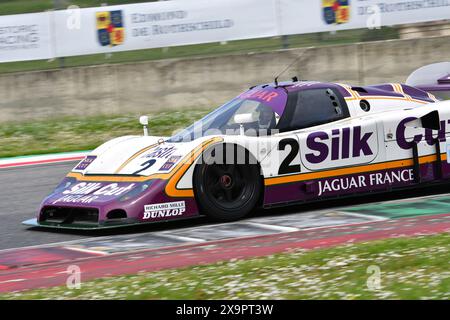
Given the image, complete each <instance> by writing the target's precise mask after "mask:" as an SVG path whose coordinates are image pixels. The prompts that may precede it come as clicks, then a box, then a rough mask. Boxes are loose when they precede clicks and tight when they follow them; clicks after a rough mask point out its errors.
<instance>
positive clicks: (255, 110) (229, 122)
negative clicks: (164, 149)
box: [169, 89, 287, 142]
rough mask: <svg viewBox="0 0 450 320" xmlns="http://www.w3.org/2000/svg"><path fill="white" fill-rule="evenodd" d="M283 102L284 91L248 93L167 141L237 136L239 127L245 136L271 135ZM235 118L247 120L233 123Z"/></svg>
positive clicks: (284, 97)
mask: <svg viewBox="0 0 450 320" xmlns="http://www.w3.org/2000/svg"><path fill="white" fill-rule="evenodd" d="M277 91H278V92H277ZM286 100H287V94H286V93H285V91H284V90H282V91H280V90H277V89H271V90H264V89H255V90H250V91H248V92H246V93H244V94H242V95H240V96H239V97H237V98H235V99H233V100H231V101H229V102H228V103H226V104H224V105H223V106H221V107H219V108H218V109H216V110H214V111H213V112H211V113H209V114H208V115H206V116H205V117H204V118H203V119H201V120H199V121H197V122H195V123H194V124H193V125H191V126H190V127H188V128H186V129H184V130H183V131H181V132H180V133H178V134H176V135H174V136H173V137H171V138H170V139H169V142H181V141H183V142H186V141H192V140H195V139H197V138H200V137H204V136H210V135H237V134H240V132H241V125H242V128H243V130H244V131H245V134H246V135H268V134H271V131H272V130H274V129H276V127H277V124H278V121H279V119H280V118H281V116H282V115H283V112H284V108H285V105H286ZM236 115H246V118H247V121H245V123H242V124H241V123H236V121H235V116H236Z"/></svg>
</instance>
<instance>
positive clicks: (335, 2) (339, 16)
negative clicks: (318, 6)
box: [322, 0, 350, 24]
mask: <svg viewBox="0 0 450 320" xmlns="http://www.w3.org/2000/svg"><path fill="white" fill-rule="evenodd" d="M322 10H323V18H324V20H325V23H326V24H343V23H347V22H349V20H350V0H322Z"/></svg>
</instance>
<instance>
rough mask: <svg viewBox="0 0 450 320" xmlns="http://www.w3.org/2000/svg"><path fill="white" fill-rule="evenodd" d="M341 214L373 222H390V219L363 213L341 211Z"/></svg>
mask: <svg viewBox="0 0 450 320" xmlns="http://www.w3.org/2000/svg"><path fill="white" fill-rule="evenodd" d="M339 213H342V214H344V215H347V216H350V217H355V218H364V219H367V220H371V221H385V220H389V218H386V217H380V216H376V215H372V214H363V213H354V212H347V211H339Z"/></svg>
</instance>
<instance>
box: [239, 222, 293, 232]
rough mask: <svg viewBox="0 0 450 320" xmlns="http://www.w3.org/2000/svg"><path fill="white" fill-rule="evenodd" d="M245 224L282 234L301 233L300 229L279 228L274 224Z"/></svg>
mask: <svg viewBox="0 0 450 320" xmlns="http://www.w3.org/2000/svg"><path fill="white" fill-rule="evenodd" d="M245 224H248V225H251V226H255V227H259V228H262V229H268V230H274V231H281V232H294V231H299V230H300V229H299V228H295V227H285V226H278V225H273V224H265V223H259V222H250V221H249V222H246V223H245Z"/></svg>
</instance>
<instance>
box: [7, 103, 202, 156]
mask: <svg viewBox="0 0 450 320" xmlns="http://www.w3.org/2000/svg"><path fill="white" fill-rule="evenodd" d="M207 112H208V111H207V110H206V111H205V110H195V109H194V110H185V111H164V112H159V113H155V114H151V115H150V122H149V128H150V134H151V135H157V136H159V135H161V136H171V135H172V133H173V132H174V131H175V130H179V129H183V128H185V127H186V126H188V125H190V124H191V123H193V122H194V121H196V120H198V119H200V118H201V117H202V116H203V115H205V114H206V113H207ZM138 118H139V116H138V115H126V116H95V117H87V118H79V117H68V118H61V119H48V120H41V121H30V122H27V123H2V124H0V158H4V157H14V156H24V155H33V154H45V153H55V152H69V151H79V150H91V149H94V148H96V147H97V146H99V145H100V144H102V143H104V142H106V141H107V140H110V139H112V138H115V137H120V136H124V135H141V134H142V127H141V125H140V124H139V121H138Z"/></svg>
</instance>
